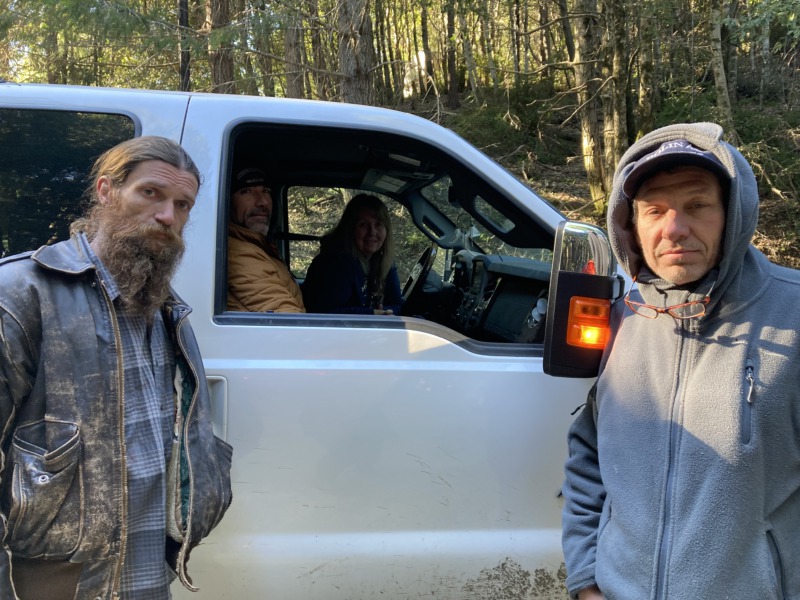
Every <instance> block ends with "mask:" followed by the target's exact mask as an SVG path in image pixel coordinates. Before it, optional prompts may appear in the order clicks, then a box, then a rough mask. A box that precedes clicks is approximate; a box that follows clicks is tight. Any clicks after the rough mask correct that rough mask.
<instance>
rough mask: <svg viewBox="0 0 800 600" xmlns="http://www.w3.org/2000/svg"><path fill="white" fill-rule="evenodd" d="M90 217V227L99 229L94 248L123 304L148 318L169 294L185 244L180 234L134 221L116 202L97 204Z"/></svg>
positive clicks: (156, 225) (155, 225)
mask: <svg viewBox="0 0 800 600" xmlns="http://www.w3.org/2000/svg"><path fill="white" fill-rule="evenodd" d="M90 219H91V220H92V221H94V223H92V224H91V226H90V230H94V231H98V232H100V236H99V238H98V240H97V241H98V248H97V250H98V253H99V254H100V256H101V260H102V261H103V264H104V265H105V267H106V268H107V269H108V270H109V272H110V273H111V275H112V276H113V277H114V280H115V282H116V284H117V288H119V291H120V298H121V301H122V305H123V307H124V308H125V309H126V310H128V311H130V312H133V313H134V314H139V315H142V316H144V317H147V318H148V320H149V319H151V318H152V317H153V315H154V314H155V311H156V310H158V309H159V308H160V307H161V306H162V305H163V304H164V302H165V301H166V300H167V298H168V297H169V285H170V281H171V279H172V275H173V274H174V273H175V270H176V269H177V267H178V264H179V263H180V260H181V257H182V256H183V252H184V248H185V245H184V242H183V238H182V237H181V236H180V235H179V234H177V233H175V231H174V230H173V229H172V228H171V227H169V226H165V225H160V224H158V223H137V222H135V221H133V220H132V218H131V217H130V216H129V215H125V214H123V213H122V212H120V210H119V209H118V207H117V206H116V205H110V206H108V205H107V206H97V207H96V208H95V210H94V211H92V214H91V216H90Z"/></svg>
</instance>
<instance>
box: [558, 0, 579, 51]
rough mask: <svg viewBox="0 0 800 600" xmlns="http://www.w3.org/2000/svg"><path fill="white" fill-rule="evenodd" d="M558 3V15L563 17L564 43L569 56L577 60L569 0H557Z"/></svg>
mask: <svg viewBox="0 0 800 600" xmlns="http://www.w3.org/2000/svg"><path fill="white" fill-rule="evenodd" d="M556 4H557V5H558V15H559V16H560V17H561V29H562V31H563V33H564V45H565V46H566V47H567V56H569V60H570V61H573V60H575V38H574V37H573V35H572V27H571V26H570V22H569V19H568V18H567V17H568V16H569V9H568V8H567V0H556Z"/></svg>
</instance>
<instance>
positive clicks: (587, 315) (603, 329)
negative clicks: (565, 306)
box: [567, 296, 611, 350]
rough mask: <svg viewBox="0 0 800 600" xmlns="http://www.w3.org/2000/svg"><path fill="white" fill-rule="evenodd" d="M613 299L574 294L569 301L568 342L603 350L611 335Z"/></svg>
mask: <svg viewBox="0 0 800 600" xmlns="http://www.w3.org/2000/svg"><path fill="white" fill-rule="evenodd" d="M610 316H611V300H607V299H603V298H586V297H584V296H573V297H572V298H570V301H569V317H568V319H567V344H569V345H570V346H578V347H580V348H589V349H592V350H602V349H603V348H605V345H606V343H607V342H608V338H609V335H610V328H609V318H610Z"/></svg>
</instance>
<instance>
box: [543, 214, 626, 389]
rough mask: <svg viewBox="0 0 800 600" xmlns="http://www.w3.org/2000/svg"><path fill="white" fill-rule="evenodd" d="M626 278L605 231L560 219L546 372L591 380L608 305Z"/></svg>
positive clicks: (549, 305) (602, 345)
mask: <svg viewBox="0 0 800 600" xmlns="http://www.w3.org/2000/svg"><path fill="white" fill-rule="evenodd" d="M624 287H625V286H624V280H623V279H622V277H620V276H619V275H618V274H617V261H616V259H615V258H614V254H613V253H612V251H611V244H610V243H609V241H608V237H607V236H606V234H605V232H604V231H603V230H602V229H601V228H599V227H596V226H594V225H589V224H587V223H578V222H575V221H562V222H561V224H560V225H559V227H558V230H557V232H556V240H555V247H554V249H553V270H552V272H551V275H550V294H549V299H548V303H547V320H546V322H545V335H544V364H543V367H544V372H545V373H547V374H548V375H553V376H556V377H595V376H596V375H597V372H598V370H599V368H600V359H601V358H602V356H603V349H604V348H605V345H606V343H607V342H608V339H609V335H610V329H609V318H610V315H611V304H612V302H613V301H614V300H616V299H617V298H619V297H620V296H622V292H623V290H624Z"/></svg>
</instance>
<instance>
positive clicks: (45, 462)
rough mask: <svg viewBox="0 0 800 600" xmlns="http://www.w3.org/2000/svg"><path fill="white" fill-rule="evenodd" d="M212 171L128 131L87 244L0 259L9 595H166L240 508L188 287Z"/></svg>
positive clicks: (102, 166) (101, 166) (105, 170)
mask: <svg viewBox="0 0 800 600" xmlns="http://www.w3.org/2000/svg"><path fill="white" fill-rule="evenodd" d="M199 187H200V173H199V172H198V169H197V167H196V166H195V164H194V162H193V161H192V159H191V158H190V157H189V155H188V154H187V153H186V152H185V151H184V150H183V149H182V148H181V147H180V146H179V145H178V144H176V143H175V142H172V141H171V140H168V139H165V138H159V137H140V138H135V139H132V140H128V141H126V142H123V143H121V144H119V145H118V146H115V147H114V148H112V149H110V150H109V151H107V152H106V153H105V154H103V155H102V156H101V157H100V158H99V159H98V160H97V162H96V163H95V165H94V167H93V170H92V186H91V188H90V194H91V200H92V206H91V208H90V210H89V212H88V215H87V216H86V217H85V218H84V219H81V220H79V221H76V222H75V223H73V227H72V237H71V238H70V239H69V240H66V241H63V242H59V243H57V244H54V245H52V246H43V247H42V248H39V250H37V251H35V252H27V253H24V254H20V255H17V256H12V257H8V258H6V259H4V260H2V261H0V423H1V424H2V434H0V451H1V452H2V455H1V456H0V458H1V459H2V460H0V465H2V470H1V471H0V513H2V514H0V517H1V518H0V540H3V542H2V544H3V552H0V597H2V598H9V599H12V598H13V599H18V600H43V599H45V598H46V599H48V600H74V599H76V598H95V599H101V598H102V599H111V598H114V599H116V598H122V599H125V600H144V599H148V600H161V599H168V598H170V597H171V596H170V591H169V586H170V583H171V582H172V581H173V580H174V579H175V578H176V577H177V578H179V579H180V580H181V582H182V583H183V584H184V585H185V586H186V587H187V588H189V589H195V588H194V587H193V586H192V581H191V579H190V578H189V576H188V574H187V571H186V564H187V561H188V559H189V553H190V552H191V550H192V549H193V548H194V547H195V546H197V544H198V543H199V542H200V540H201V539H202V538H203V537H205V536H206V535H207V534H208V533H209V532H210V531H211V529H212V528H213V527H215V526H216V525H217V523H218V522H219V521H220V519H221V518H222V516H223V514H224V513H225V511H226V509H227V507H228V505H229V504H230V501H231V488H230V460H231V448H230V446H229V445H227V444H226V443H225V442H223V441H222V440H220V439H218V438H216V437H215V436H214V434H213V432H212V427H211V420H210V405H209V396H208V389H207V386H206V383H205V372H204V370H203V364H202V362H201V358H200V353H199V349H198V347H197V342H196V341H195V338H194V334H193V333H192V330H191V327H190V325H189V323H188V320H187V316H188V313H189V312H190V309H189V307H188V306H186V305H185V304H184V303H183V302H182V301H181V300H180V298H178V297H177V295H176V294H175V293H174V292H173V291H172V290H171V288H170V284H169V282H170V279H171V277H172V274H173V273H174V271H175V268H176V267H177V265H178V263H179V261H180V258H181V256H182V254H183V250H184V243H183V238H182V231H183V228H184V226H185V224H186V222H187V220H188V218H189V213H190V211H191V209H192V207H193V206H194V204H195V198H196V196H197V192H198V189H199Z"/></svg>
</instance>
